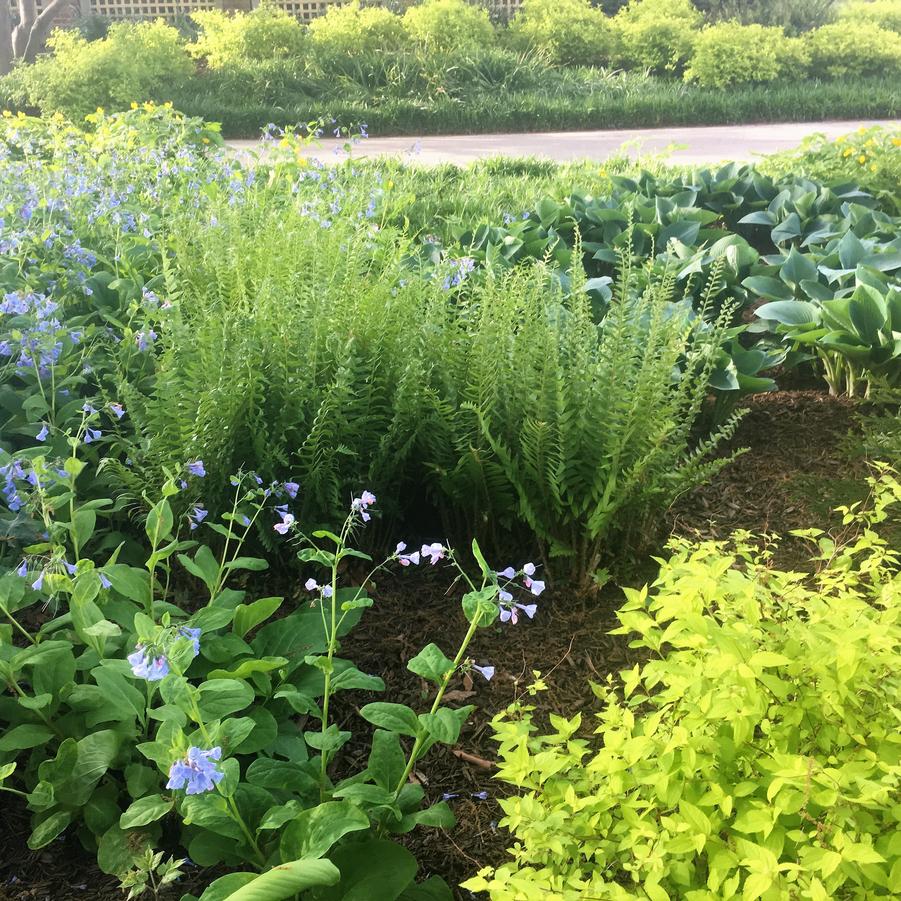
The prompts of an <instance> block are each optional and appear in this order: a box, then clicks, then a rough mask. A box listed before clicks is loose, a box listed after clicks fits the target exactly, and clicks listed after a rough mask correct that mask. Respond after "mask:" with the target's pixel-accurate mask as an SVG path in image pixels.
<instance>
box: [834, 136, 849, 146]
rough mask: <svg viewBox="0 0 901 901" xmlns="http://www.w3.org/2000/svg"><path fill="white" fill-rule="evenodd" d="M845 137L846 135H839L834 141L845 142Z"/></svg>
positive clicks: (837, 142)
mask: <svg viewBox="0 0 901 901" xmlns="http://www.w3.org/2000/svg"><path fill="white" fill-rule="evenodd" d="M846 137H847V136H846V135H839V136H838V137H837V138H836V139H835V143H836V144H844V143H845V138H846Z"/></svg>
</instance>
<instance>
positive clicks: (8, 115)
mask: <svg viewBox="0 0 901 901" xmlns="http://www.w3.org/2000/svg"><path fill="white" fill-rule="evenodd" d="M12 117H13V114H12V113H11V112H10V111H9V110H8V109H5V110H3V118H4V119H12Z"/></svg>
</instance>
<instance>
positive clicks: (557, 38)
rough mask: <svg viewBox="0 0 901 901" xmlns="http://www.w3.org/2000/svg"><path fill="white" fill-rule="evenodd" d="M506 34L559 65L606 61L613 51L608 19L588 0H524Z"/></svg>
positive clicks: (581, 64) (588, 64)
mask: <svg viewBox="0 0 901 901" xmlns="http://www.w3.org/2000/svg"><path fill="white" fill-rule="evenodd" d="M507 37H508V40H510V41H511V42H512V43H513V45H514V46H517V47H531V48H534V49H535V50H538V51H539V52H540V53H543V54H545V55H546V56H547V58H548V59H549V60H550V61H551V62H553V63H555V64H557V65H560V66H574V65H575V66H602V65H608V64H609V63H610V62H611V61H612V60H613V59H614V57H615V54H616V38H615V35H614V33H613V30H612V28H611V24H610V20H608V18H607V17H606V16H605V15H604V14H603V13H602V12H601V11H600V10H599V9H596V8H595V7H593V6H592V5H591V4H590V3H589V0H524V2H523V4H522V6H521V7H520V8H519V11H518V12H517V13H516V15H515V16H514V18H513V21H512V22H511V23H510V26H509V29H508V35H507Z"/></svg>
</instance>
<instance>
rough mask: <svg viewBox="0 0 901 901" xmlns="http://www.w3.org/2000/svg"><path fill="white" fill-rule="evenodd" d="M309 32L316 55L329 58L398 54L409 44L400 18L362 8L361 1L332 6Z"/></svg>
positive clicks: (311, 25)
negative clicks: (319, 54) (356, 54)
mask: <svg viewBox="0 0 901 901" xmlns="http://www.w3.org/2000/svg"><path fill="white" fill-rule="evenodd" d="M309 30H310V38H311V40H312V42H313V46H314V47H315V49H316V52H317V53H324V54H326V55H327V56H329V57H331V56H336V55H344V56H351V55H353V54H355V53H358V54H360V55H362V56H369V55H370V54H373V53H396V52H397V51H398V50H400V49H401V48H402V47H403V46H404V45H405V44H407V43H408V38H407V37H406V34H405V32H404V28H403V23H402V21H401V19H400V18H399V17H398V16H396V15H394V13H392V12H391V11H390V10H387V9H384V8H382V7H379V6H364V7H362V8H361V7H360V4H359V3H358V2H354V3H348V4H347V5H340V6H337V5H336V6H329V8H328V9H327V10H326V12H325V15H322V16H317V17H316V18H315V19H313V21H312V22H310V25H309Z"/></svg>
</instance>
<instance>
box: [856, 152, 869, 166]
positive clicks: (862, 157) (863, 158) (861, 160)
mask: <svg viewBox="0 0 901 901" xmlns="http://www.w3.org/2000/svg"><path fill="white" fill-rule="evenodd" d="M866 161H867V155H866V154H865V153H862V154H861V155H860V156H859V157H857V162H858V163H860V165H861V166H862V165H863V164H864V163H865V162H866Z"/></svg>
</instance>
